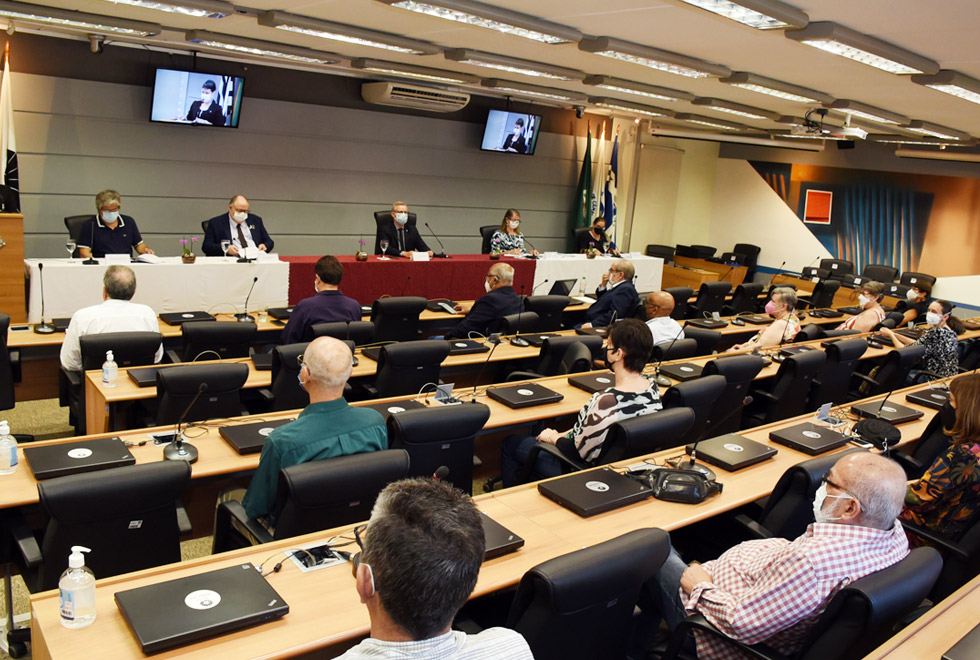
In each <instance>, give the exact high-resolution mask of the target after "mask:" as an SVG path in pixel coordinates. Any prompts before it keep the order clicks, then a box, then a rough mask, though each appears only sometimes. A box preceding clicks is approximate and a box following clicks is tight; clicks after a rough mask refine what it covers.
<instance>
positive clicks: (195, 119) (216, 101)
mask: <svg viewBox="0 0 980 660" xmlns="http://www.w3.org/2000/svg"><path fill="white" fill-rule="evenodd" d="M244 87H245V79H244V78H240V77H238V76H222V75H219V74H215V73H200V72H198V71H179V70H175V69H157V70H156V76H155V78H154V81H153V102H152V103H151V105H150V121H159V122H167V123H170V124H192V125H195V126H225V127H228V128H238V118H239V116H240V115H241V112H242V90H243V88H244Z"/></svg>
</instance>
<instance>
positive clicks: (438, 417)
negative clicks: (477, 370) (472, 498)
mask: <svg viewBox="0 0 980 660" xmlns="http://www.w3.org/2000/svg"><path fill="white" fill-rule="evenodd" d="M488 419H490V409H489V408H487V407H486V406H485V405H483V404H482V403H461V404H459V405H455V406H444V407H442V406H440V407H438V408H421V409H418V410H406V411H405V412H400V413H398V414H397V415H392V416H391V417H389V418H388V446H389V447H391V448H392V449H404V450H405V451H407V452H408V455H409V457H410V459H411V469H410V470H409V476H417V477H431V476H432V475H434V474H436V473H437V472H439V471H440V470H441V469H442V468H447V470H448V471H447V472H446V473H445V474H443V475H441V476H440V477H439V478H440V479H441V480H442V481H448V482H450V483H451V484H452V485H453V486H455V487H456V488H458V489H460V490H461V491H463V492H465V493H468V494H471V495H472V493H473V439H474V438H475V437H476V434H477V433H479V432H480V431H481V430H482V429H483V425H484V424H486V423H487V420H488Z"/></svg>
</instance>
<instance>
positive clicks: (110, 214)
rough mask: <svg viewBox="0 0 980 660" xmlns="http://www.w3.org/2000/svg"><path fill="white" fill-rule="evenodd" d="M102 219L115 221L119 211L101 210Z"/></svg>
mask: <svg viewBox="0 0 980 660" xmlns="http://www.w3.org/2000/svg"><path fill="white" fill-rule="evenodd" d="M102 219H103V220H105V221H106V222H115V221H116V220H118V219H119V211H103V212H102Z"/></svg>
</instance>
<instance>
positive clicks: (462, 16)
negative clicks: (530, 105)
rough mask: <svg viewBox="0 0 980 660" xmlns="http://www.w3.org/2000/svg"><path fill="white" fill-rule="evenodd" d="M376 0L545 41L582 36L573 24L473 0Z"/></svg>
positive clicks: (437, 16) (570, 39)
mask: <svg viewBox="0 0 980 660" xmlns="http://www.w3.org/2000/svg"><path fill="white" fill-rule="evenodd" d="M378 2H381V3H383V4H386V5H391V6H392V7H399V8H400V9H407V10H409V11H414V12H417V13H419V14H425V15H427V16H435V17H436V18H444V19H446V20H449V21H456V22H458V23H465V24H466V25H475V26H477V27H483V28H488V29H490V30H496V31H497V32H503V33H504V34H510V35H513V36H515V37H524V38H525V39H532V40H533V41H540V42H542V43H546V44H563V43H570V42H571V43H574V42H577V41H578V40H579V39H581V38H582V33H581V32H579V31H578V30H576V29H574V28H570V27H567V26H565V25H559V24H558V23H552V22H550V21H546V20H543V19H540V18H536V17H534V16H530V15H528V14H522V13H520V12H516V11H511V10H509V9H502V8H500V7H494V6H493V5H488V4H486V3H484V2H474V0H429V1H427V2H415V1H414V0H378Z"/></svg>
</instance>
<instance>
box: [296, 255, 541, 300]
mask: <svg viewBox="0 0 980 660" xmlns="http://www.w3.org/2000/svg"><path fill="white" fill-rule="evenodd" d="M319 258H320V257H280V259H282V260H283V261H287V262H289V304H290V305H295V304H296V303H298V302H299V301H300V300H302V299H303V298H308V297H310V296H312V295H313V277H314V272H315V271H314V267H315V266H316V262H317V259H319ZM337 258H338V259H339V260H340V263H341V264H343V266H344V279H343V281H342V282H341V283H340V290H341V291H342V292H343V293H344V295H346V296H349V297H351V298H353V299H355V300H357V301H358V302H359V303H361V304H362V305H370V304H371V303H372V302H374V301H375V300H377V299H378V298H380V297H381V296H383V295H388V296H424V297H425V298H429V299H432V298H450V299H452V300H476V299H477V298H479V297H480V296H482V295H483V294H484V293H485V291H484V288H483V282H484V278H485V277H486V274H487V271H488V270H490V266H492V265H493V264H494V263H495V262H494V261H492V260H491V259H490V257H488V256H487V255H485V254H464V255H453V256H452V257H450V258H448V259H432V260H431V261H410V260H408V259H390V260H389V261H379V260H378V257H376V256H374V255H371V256H369V257H368V260H367V261H357V260H356V259H355V258H354V257H353V255H344V256H338V257H337ZM501 261H503V262H504V263H507V264H510V265H511V266H513V267H514V290H515V291H517V293H521V285H524V292H525V293H526V294H527V295H530V294H531V286H532V285H533V282H534V265H535V262H534V261H531V260H526V259H506V258H504V259H501ZM543 293H547V291H544V292H543Z"/></svg>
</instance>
